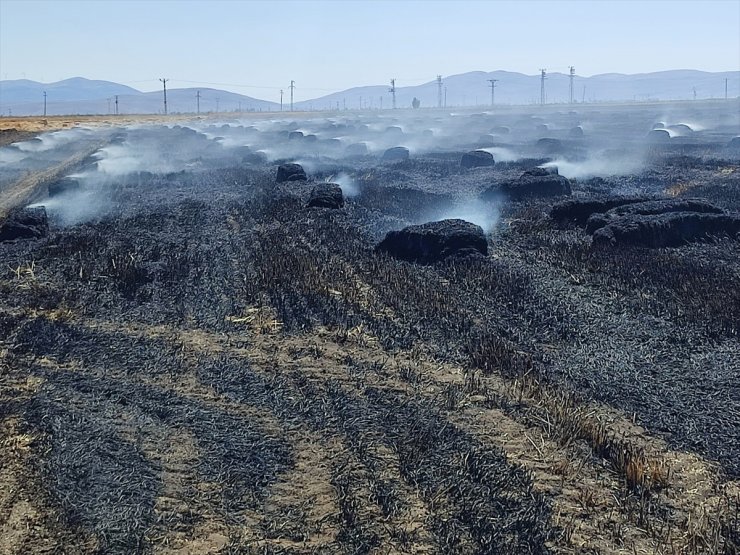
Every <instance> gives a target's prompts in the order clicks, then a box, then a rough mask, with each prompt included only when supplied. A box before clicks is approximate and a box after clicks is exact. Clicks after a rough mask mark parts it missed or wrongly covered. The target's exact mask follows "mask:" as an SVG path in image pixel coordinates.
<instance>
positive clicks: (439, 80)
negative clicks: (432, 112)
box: [437, 75, 442, 108]
mask: <svg viewBox="0 0 740 555" xmlns="http://www.w3.org/2000/svg"><path fill="white" fill-rule="evenodd" d="M441 107H442V76H441V75H437V108H441Z"/></svg>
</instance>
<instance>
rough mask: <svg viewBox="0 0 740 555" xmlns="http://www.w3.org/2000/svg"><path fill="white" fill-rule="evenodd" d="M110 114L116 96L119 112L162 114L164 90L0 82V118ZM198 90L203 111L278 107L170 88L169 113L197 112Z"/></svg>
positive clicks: (77, 81)
mask: <svg viewBox="0 0 740 555" xmlns="http://www.w3.org/2000/svg"><path fill="white" fill-rule="evenodd" d="M44 91H46V94H47V96H46V102H47V105H46V113H47V114H48V115H62V114H110V113H115V97H116V95H118V109H119V113H121V114H156V113H161V112H163V111H164V101H163V95H162V92H161V91H157V92H148V93H145V92H141V91H139V90H136V89H134V88H131V87H127V86H126V85H121V84H119V83H112V82H110V81H92V80H90V79H84V78H82V77H74V78H72V79H65V80H64V81H59V82H57V83H37V82H36V81H29V80H27V79H19V80H14V81H0V115H3V116H5V115H8V113H9V111H10V113H11V114H13V115H17V116H20V115H34V116H39V115H42V114H43V113H44ZM197 91H200V96H201V97H200V110H201V111H202V112H216V111H222V112H224V111H229V112H232V111H237V110H240V109H241V110H244V111H260V110H261V111H270V110H277V109H279V108H280V105H279V104H277V103H275V102H267V101H265V100H259V99H256V98H252V97H250V96H244V95H241V94H237V93H233V92H229V91H222V90H218V89H210V88H200V89H195V88H192V89H168V90H167V111H168V112H170V113H177V112H186V113H189V112H196V110H197V109H198V104H197V102H198V101H197V98H196V94H197Z"/></svg>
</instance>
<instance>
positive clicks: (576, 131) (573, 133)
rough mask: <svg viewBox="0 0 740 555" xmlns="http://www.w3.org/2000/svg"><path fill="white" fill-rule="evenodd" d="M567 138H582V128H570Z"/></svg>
mask: <svg viewBox="0 0 740 555" xmlns="http://www.w3.org/2000/svg"><path fill="white" fill-rule="evenodd" d="M568 136H569V137H572V138H574V139H581V138H583V127H581V126H580V125H577V126H576V127H573V128H571V130H570V131H568Z"/></svg>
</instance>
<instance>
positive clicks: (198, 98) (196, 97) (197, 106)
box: [195, 91, 200, 114]
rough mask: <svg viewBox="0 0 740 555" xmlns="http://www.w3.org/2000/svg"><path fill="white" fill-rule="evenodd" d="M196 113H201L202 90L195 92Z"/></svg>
mask: <svg viewBox="0 0 740 555" xmlns="http://www.w3.org/2000/svg"><path fill="white" fill-rule="evenodd" d="M195 113H196V114H200V91H197V92H196V93H195Z"/></svg>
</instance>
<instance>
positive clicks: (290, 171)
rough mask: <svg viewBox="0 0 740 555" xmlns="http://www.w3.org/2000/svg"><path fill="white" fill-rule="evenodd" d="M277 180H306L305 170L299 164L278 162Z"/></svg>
mask: <svg viewBox="0 0 740 555" xmlns="http://www.w3.org/2000/svg"><path fill="white" fill-rule="evenodd" d="M276 179H277V182H278V183H282V182H284V181H307V180H308V177H307V176H306V170H304V169H303V166H301V165H300V164H280V165H279V166H278V169H277V178H276Z"/></svg>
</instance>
